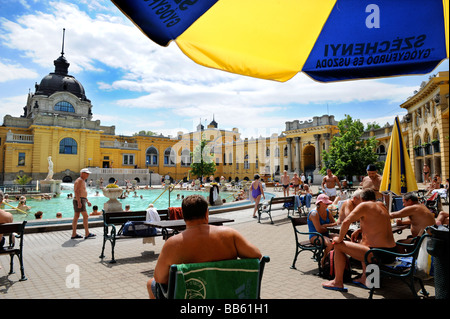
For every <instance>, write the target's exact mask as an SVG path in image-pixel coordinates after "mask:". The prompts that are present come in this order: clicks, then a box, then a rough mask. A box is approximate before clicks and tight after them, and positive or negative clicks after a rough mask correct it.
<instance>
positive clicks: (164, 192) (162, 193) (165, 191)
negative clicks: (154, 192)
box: [152, 187, 170, 204]
mask: <svg viewBox="0 0 450 319" xmlns="http://www.w3.org/2000/svg"><path fill="white" fill-rule="evenodd" d="M169 188H170V187H167V188H166V189H165V190H164V192H162V193H161V194H160V195H159V196H158V197H156V199H155V200H154V201H153V202H152V204H154V203H155V202H156V201H157V200H158V199H159V198H160V197H161V196H162V194H164V193H165V192H166V190H168V189H169Z"/></svg>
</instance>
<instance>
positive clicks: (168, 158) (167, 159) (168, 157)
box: [164, 147, 175, 165]
mask: <svg viewBox="0 0 450 319" xmlns="http://www.w3.org/2000/svg"><path fill="white" fill-rule="evenodd" d="M164 165H175V152H174V151H173V150H172V149H171V148H170V147H169V148H167V149H166V150H165V151H164Z"/></svg>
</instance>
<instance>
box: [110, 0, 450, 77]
mask: <svg viewBox="0 0 450 319" xmlns="http://www.w3.org/2000/svg"><path fill="white" fill-rule="evenodd" d="M112 1H113V3H114V4H115V5H116V6H117V7H118V8H119V9H120V10H121V11H122V12H123V13H124V14H125V15H126V16H127V17H128V18H129V19H130V20H131V21H133V22H134V23H135V25H136V26H137V27H138V28H140V29H141V30H142V32H143V33H144V34H146V35H147V36H148V37H149V38H150V39H151V40H153V41H154V42H156V43H157V44H159V45H161V46H167V45H168V44H169V43H170V42H171V41H175V42H176V43H177V45H178V46H179V48H180V49H181V50H182V51H183V52H184V53H185V54H186V55H187V56H188V57H189V58H191V59H192V60H194V61H195V62H197V63H198V64H201V65H204V66H207V67H211V68H216V69H220V70H224V71H229V72H232V73H237V74H242V75H247V76H251V77H256V78H262V79H272V80H277V81H287V80H289V79H290V78H292V77H293V76H295V75H296V74H297V73H298V72H304V73H306V74H308V75H309V76H310V77H312V78H313V79H315V80H317V81H321V82H329V81H340V80H348V79H361V78H378V77H388V76H398V75H406V74H426V73H429V72H431V71H433V69H434V68H436V66H437V65H439V63H441V62H442V60H444V59H447V58H448V56H449V53H448V52H449V49H448V48H449V44H448V43H449V40H448V38H449V35H448V28H449V23H448V20H449V18H448V16H449V3H448V2H449V0H427V1H423V0H395V1H392V0H374V1H369V2H367V1H360V0H321V1H310V0H282V1H274V0H257V1H255V0H112Z"/></svg>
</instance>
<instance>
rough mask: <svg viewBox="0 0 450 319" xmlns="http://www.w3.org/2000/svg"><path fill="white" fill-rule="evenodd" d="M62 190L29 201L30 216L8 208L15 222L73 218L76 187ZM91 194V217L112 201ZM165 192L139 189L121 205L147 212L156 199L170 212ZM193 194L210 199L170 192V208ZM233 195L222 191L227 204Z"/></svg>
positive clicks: (159, 206) (90, 191) (189, 192)
mask: <svg viewBox="0 0 450 319" xmlns="http://www.w3.org/2000/svg"><path fill="white" fill-rule="evenodd" d="M61 188H62V189H61V195H60V196H59V197H56V198H52V199H49V200H45V199H42V200H36V199H32V198H28V199H27V202H26V204H27V206H30V207H31V209H30V210H29V211H28V214H24V213H21V212H18V211H16V210H10V209H9V208H10V207H8V206H5V208H4V209H5V210H8V211H10V212H11V213H13V215H14V221H22V220H34V219H35V216H34V214H35V213H36V212H37V211H42V212H43V216H42V219H54V218H56V213H57V212H61V213H62V217H63V218H69V217H70V218H71V217H73V199H72V198H67V195H68V194H70V193H72V194H73V184H68V183H63V185H62V187H61ZM87 191H88V199H89V201H90V202H91V204H92V206H91V207H87V212H88V214H90V213H91V212H92V207H93V206H94V205H97V206H98V210H99V211H100V212H101V210H102V209H103V204H104V203H106V202H107V201H108V200H109V199H108V198H107V197H105V196H103V193H102V191H101V189H96V188H94V187H92V188H89V187H88V188H87ZM163 192H164V189H139V190H136V195H135V193H134V192H130V193H129V194H128V197H127V198H125V199H119V202H120V203H121V204H122V207H123V209H125V205H127V204H128V205H130V210H132V211H136V210H146V209H147V208H148V205H149V204H151V203H153V202H154V201H155V200H156V201H155V202H154V203H153V205H154V206H155V208H156V209H167V207H169V191H166V192H165V193H164V194H162V193H163ZM161 194H162V195H161ZM192 194H200V195H203V196H204V197H205V198H207V196H209V192H207V191H192V190H173V191H172V192H171V193H170V206H172V207H179V206H181V197H182V195H184V197H186V196H189V195H192ZM233 194H235V192H220V196H221V198H222V199H226V201H227V203H229V202H231V201H232V199H233V196H232V195H233ZM177 195H180V199H177ZM141 196H142V198H141ZM158 197H159V198H158ZM9 204H11V205H13V206H17V205H18V202H15V201H13V202H10V203H9ZM218 207H219V206H218Z"/></svg>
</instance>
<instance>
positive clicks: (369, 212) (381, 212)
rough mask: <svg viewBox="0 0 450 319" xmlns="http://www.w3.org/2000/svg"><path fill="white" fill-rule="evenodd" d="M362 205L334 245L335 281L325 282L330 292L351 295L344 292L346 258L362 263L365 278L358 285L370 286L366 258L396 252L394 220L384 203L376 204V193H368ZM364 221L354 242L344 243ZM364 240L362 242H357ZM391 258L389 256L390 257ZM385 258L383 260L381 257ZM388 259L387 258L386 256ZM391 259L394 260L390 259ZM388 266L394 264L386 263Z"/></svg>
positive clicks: (362, 277) (353, 239) (362, 197)
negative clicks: (370, 254) (353, 227)
mask: <svg viewBox="0 0 450 319" xmlns="http://www.w3.org/2000/svg"><path fill="white" fill-rule="evenodd" d="M361 199H362V203H360V204H359V205H358V206H356V208H355V209H354V210H353V211H352V212H351V213H350V214H349V215H348V216H347V217H346V218H345V219H344V222H343V223H342V226H341V230H340V232H339V237H335V238H333V242H334V252H335V253H334V271H335V274H336V276H335V278H334V279H333V280H330V281H328V282H324V283H323V284H322V287H323V288H325V289H330V290H337V291H347V289H346V288H344V282H343V276H344V269H345V264H346V255H349V256H351V257H353V258H354V259H357V260H359V261H361V263H362V276H361V278H359V279H357V280H355V281H354V282H355V283H357V284H358V285H364V286H365V285H366V264H365V262H364V255H365V254H366V252H367V251H368V250H369V249H371V248H374V247H376V248H382V249H384V250H390V251H394V252H395V251H396V243H395V240H394V235H393V234H392V226H391V218H390V216H389V212H388V211H387V209H386V207H385V206H384V204H383V203H381V202H378V201H376V197H375V192H374V190H373V189H370V188H369V189H365V190H363V191H362V194H361ZM358 220H359V221H360V225H361V228H360V229H358V230H356V231H355V232H353V234H352V241H344V238H345V235H346V234H347V231H348V229H349V227H350V225H351V224H352V223H353V222H356V221H358ZM359 236H361V241H359V242H356V240H357V238H358V237H359ZM386 256H387V255H386ZM380 257H381V256H380ZM383 258H384V256H383ZM389 259H390V258H389ZM383 262H384V263H389V262H392V260H387V259H386V260H383Z"/></svg>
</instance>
